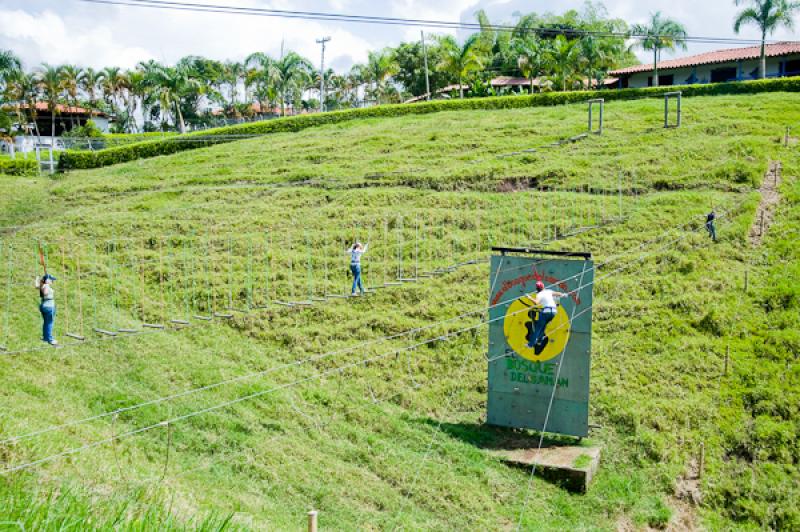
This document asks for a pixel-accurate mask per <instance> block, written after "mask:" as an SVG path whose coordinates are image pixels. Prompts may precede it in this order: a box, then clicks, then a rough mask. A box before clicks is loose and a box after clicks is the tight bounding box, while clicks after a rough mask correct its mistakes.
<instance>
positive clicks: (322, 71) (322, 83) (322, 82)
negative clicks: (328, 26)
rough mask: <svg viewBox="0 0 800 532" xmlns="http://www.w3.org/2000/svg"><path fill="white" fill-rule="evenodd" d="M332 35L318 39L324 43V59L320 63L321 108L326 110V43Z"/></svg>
mask: <svg viewBox="0 0 800 532" xmlns="http://www.w3.org/2000/svg"><path fill="white" fill-rule="evenodd" d="M330 40H331V38H330V37H323V38H321V39H317V44H321V45H322V60H321V61H320V65H319V110H320V111H321V112H324V111H325V43H327V42H330Z"/></svg>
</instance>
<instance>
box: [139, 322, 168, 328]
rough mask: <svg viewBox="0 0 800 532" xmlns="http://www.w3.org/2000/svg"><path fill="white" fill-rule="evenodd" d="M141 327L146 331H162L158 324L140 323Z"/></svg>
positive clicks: (161, 326)
mask: <svg viewBox="0 0 800 532" xmlns="http://www.w3.org/2000/svg"><path fill="white" fill-rule="evenodd" d="M142 327H145V328H147V329H163V328H164V326H163V325H161V324H160V323H142Z"/></svg>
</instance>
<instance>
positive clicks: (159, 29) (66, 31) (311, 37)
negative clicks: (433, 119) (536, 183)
mask: <svg viewBox="0 0 800 532" xmlns="http://www.w3.org/2000/svg"><path fill="white" fill-rule="evenodd" d="M2 1H3V5H4V7H3V8H0V48H10V49H12V50H14V51H15V52H16V53H17V54H19V55H20V56H21V57H22V59H23V61H24V62H25V63H26V65H27V66H28V67H32V66H35V65H37V64H38V63H41V62H49V63H67V62H69V63H78V64H80V65H84V66H94V67H102V66H107V65H119V66H122V67H126V68H130V67H133V66H134V65H135V64H136V63H137V62H139V61H142V60H147V59H157V60H159V61H165V62H169V63H172V62H175V61H176V60H177V59H179V58H180V57H182V56H185V55H191V54H196V55H204V56H207V57H211V58H214V59H234V60H242V59H243V58H244V57H245V56H247V55H248V54H250V53H252V52H254V51H263V52H267V53H270V54H272V55H278V54H279V53H280V49H281V43H282V42H284V43H285V47H286V48H287V49H292V50H295V51H297V52H299V53H301V54H303V55H305V56H306V57H308V58H309V59H311V60H312V61H313V62H314V64H318V63H319V45H318V44H317V43H316V42H315V41H316V39H317V38H319V37H321V36H325V35H330V36H331V37H333V40H332V41H331V42H330V43H329V44H328V47H327V51H326V63H327V64H329V65H332V66H334V67H335V68H336V69H338V70H340V71H341V70H346V69H348V68H349V67H350V65H351V64H352V63H353V62H357V61H364V60H365V58H366V55H367V51H368V50H374V49H379V48H382V47H384V46H387V45H393V44H397V43H398V42H400V41H401V40H413V41H416V40H418V39H419V30H420V28H418V27H404V26H380V25H371V24H359V23H339V22H330V21H309V20H299V19H281V18H273V17H248V16H240V15H224V14H213V13H192V12H184V11H181V12H178V11H164V10H154V9H147V8H136V7H119V6H102V5H96V4H87V3H82V2H78V1H77V0H2ZM215 1H216V2H217V3H223V2H222V0H215ZM605 4H606V6H607V8H608V12H609V15H610V16H612V17H619V18H623V19H625V20H627V21H628V22H631V23H633V22H641V21H645V20H646V19H647V17H648V15H649V13H650V12H652V11H657V10H659V9H660V10H662V11H663V12H664V14H665V15H667V16H670V17H672V18H675V19H677V20H679V21H681V22H683V23H684V24H685V25H686V27H687V29H688V31H689V33H690V34H692V35H702V36H708V35H714V36H723V37H735V35H734V33H733V30H732V21H733V17H734V14H735V12H736V10H737V8H736V7H735V6H734V5H733V1H732V0H706V1H703V2H698V1H697V0H672V1H671V2H670V3H669V5H665V4H664V3H663V2H659V1H656V0H607V1H606V2H605ZM229 5H236V6H259V7H272V8H277V9H293V10H308V11H322V12H332V13H334V12H338V13H354V14H355V13H357V14H363V15H375V16H377V15H384V16H393V17H404V18H418V19H430V20H447V21H470V22H472V21H474V20H475V19H474V13H475V11H477V10H478V9H480V8H484V9H486V10H487V12H488V13H489V16H490V18H491V20H493V21H496V22H509V21H511V20H512V19H513V17H512V14H513V13H514V12H516V11H521V12H530V11H537V12H540V13H541V12H546V11H558V12H563V11H564V10H567V9H580V8H581V7H582V5H583V0H561V1H560V2H559V3H558V5H557V6H554V4H553V3H552V1H551V0H438V1H431V0H383V1H381V0H378V1H375V0H231V1H230V2H229ZM426 32H430V33H433V32H436V33H445V32H447V31H446V30H441V29H433V28H428V29H427V30H426ZM450 33H453V32H452V31H450ZM459 36H460V37H463V36H464V32H459ZM741 37H744V38H756V37H757V33H756V31H755V29H754V28H749V27H748V28H746V29H745V30H744V31H743V32H742V35H741ZM773 38H775V39H792V38H794V36H793V35H792V34H791V32H788V31H786V30H781V31H780V32H778V33H776V34H775V35H774V36H773ZM731 46H736V45H735V44H733V45H731ZM723 47H726V46H725V45H715V44H708V45H692V46H691V47H690V49H689V53H698V52H701V51H706V50H709V49H714V48H723ZM678 53H679V54H685V53H686V52H678Z"/></svg>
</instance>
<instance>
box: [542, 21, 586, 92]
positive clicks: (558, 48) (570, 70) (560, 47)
mask: <svg viewBox="0 0 800 532" xmlns="http://www.w3.org/2000/svg"><path fill="white" fill-rule="evenodd" d="M579 52H580V48H578V41H577V40H569V39H567V38H566V37H564V36H563V35H559V36H557V37H556V38H555V39H553V40H552V41H551V42H550V46H549V47H548V48H547V51H546V52H545V61H546V63H547V66H548V68H549V70H550V72H552V77H553V78H554V81H555V82H556V83H558V84H559V85H561V90H562V91H565V90H567V84H568V83H570V82H571V81H573V80H574V79H575V77H576V75H577V72H578V58H579Z"/></svg>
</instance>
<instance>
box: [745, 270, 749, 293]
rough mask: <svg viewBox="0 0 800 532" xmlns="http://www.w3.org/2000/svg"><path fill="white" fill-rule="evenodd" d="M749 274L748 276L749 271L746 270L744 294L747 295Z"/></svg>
mask: <svg viewBox="0 0 800 532" xmlns="http://www.w3.org/2000/svg"><path fill="white" fill-rule="evenodd" d="M747 274H748V270H745V271H744V293H745V294H746V293H747V285H748V283H747V281H748V279H747V277H748V275H747Z"/></svg>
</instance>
